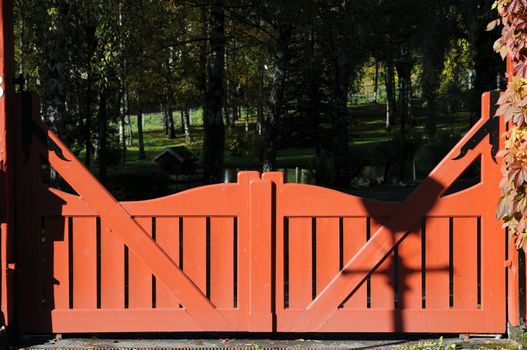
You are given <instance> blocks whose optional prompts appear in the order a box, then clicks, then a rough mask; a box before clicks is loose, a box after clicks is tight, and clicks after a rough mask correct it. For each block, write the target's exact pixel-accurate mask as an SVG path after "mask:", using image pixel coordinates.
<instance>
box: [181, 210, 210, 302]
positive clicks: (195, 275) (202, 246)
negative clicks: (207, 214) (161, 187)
mask: <svg viewBox="0 0 527 350" xmlns="http://www.w3.org/2000/svg"><path fill="white" fill-rule="evenodd" d="M206 231H207V227H206V218H204V217H186V218H184V219H183V242H184V243H183V271H184V272H185V274H186V275H187V276H188V277H189V278H190V279H191V280H192V282H194V284H195V285H196V286H197V287H198V288H199V289H200V290H201V291H202V292H203V294H205V293H206V287H207V285H206V283H207V270H206V259H207V256H206V252H207V251H206ZM183 306H185V305H183Z"/></svg>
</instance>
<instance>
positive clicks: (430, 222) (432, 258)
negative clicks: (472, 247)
mask: <svg viewBox="0 0 527 350" xmlns="http://www.w3.org/2000/svg"><path fill="white" fill-rule="evenodd" d="M449 246H450V245H449V218H432V217H429V218H426V242H425V255H426V275H425V276H426V284H425V285H426V290H425V306H426V309H428V310H434V309H439V310H448V309H449V293H450V287H449V270H448V269H449V249H450V248H449Z"/></svg>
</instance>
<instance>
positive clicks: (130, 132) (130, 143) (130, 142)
mask: <svg viewBox="0 0 527 350" xmlns="http://www.w3.org/2000/svg"><path fill="white" fill-rule="evenodd" d="M126 119H127V122H126V125H127V129H128V133H127V134H126V136H128V137H127V138H126V145H127V146H128V147H132V146H133V144H134V132H133V130H132V120H131V119H130V114H127V115H126Z"/></svg>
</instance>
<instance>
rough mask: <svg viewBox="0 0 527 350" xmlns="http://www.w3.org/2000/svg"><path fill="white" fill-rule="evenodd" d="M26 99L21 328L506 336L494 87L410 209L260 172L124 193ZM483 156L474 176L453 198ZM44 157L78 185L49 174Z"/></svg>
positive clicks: (20, 206)
mask: <svg viewBox="0 0 527 350" xmlns="http://www.w3.org/2000/svg"><path fill="white" fill-rule="evenodd" d="M493 98H494V99H495V98H496V94H494V95H493ZM16 101H17V103H16V106H18V107H19V108H20V109H19V110H17V112H16V114H17V115H22V116H25V117H23V118H19V119H17V120H18V121H19V130H26V131H27V130H28V129H29V130H32V131H31V133H29V134H26V136H25V137H20V138H18V139H17V142H18V144H17V145H16V147H15V150H16V159H17V160H18V161H17V162H16V178H17V182H16V200H17V202H16V208H17V212H16V217H17V221H16V224H17V242H21V243H18V244H17V252H16V256H17V257H22V256H23V257H24V258H23V259H19V260H18V261H17V273H16V284H17V291H19V292H18V293H17V299H16V300H15V302H16V316H17V327H18V329H19V330H20V331H21V332H24V333H35V332H38V333H41V332H60V333H65V332H75V333H78V332H123V331H129V332H130V331H135V332H149V331H171V332H175V331H231V332H232V331H237V332H240V331H241V332H272V331H277V332H452V333H455V332H474V333H500V332H503V331H504V330H505V323H506V314H505V307H504V305H505V303H504V300H505V271H504V268H503V263H504V261H505V241H506V240H505V235H504V232H503V230H502V229H501V227H500V223H499V222H498V221H497V220H496V219H495V213H494V212H495V204H496V201H497V198H498V196H499V192H498V191H499V189H498V187H497V183H498V181H499V177H500V174H499V166H498V164H497V163H496V161H495V159H494V154H495V151H496V149H495V145H496V142H495V141H496V137H497V136H496V135H499V127H500V125H499V123H496V121H498V119H491V118H490V115H491V114H492V113H491V111H490V107H491V93H487V94H485V95H484V97H483V106H484V107H483V116H484V117H483V118H482V119H481V120H479V121H478V122H477V123H476V125H475V126H474V127H473V128H472V129H471V130H470V131H469V133H468V134H467V135H466V136H465V137H464V138H463V139H462V140H461V141H460V142H459V144H458V145H457V146H456V147H454V148H453V149H452V150H451V152H450V153H449V154H448V155H447V156H446V157H445V159H444V160H443V161H442V162H441V163H440V164H439V165H438V166H437V168H436V169H435V170H434V171H432V173H431V174H430V176H429V177H428V178H427V179H425V180H424V181H423V183H422V184H421V185H420V186H419V187H418V188H417V189H416V190H415V192H414V193H413V194H412V195H411V196H410V197H409V198H408V199H407V200H406V201H405V202H401V203H398V202H378V201H371V200H366V199H363V198H360V197H356V196H351V195H347V194H344V193H340V192H337V191H333V190H329V189H326V188H321V187H316V186H309V185H302V184H285V183H284V182H283V176H282V174H281V173H264V174H259V173H257V172H242V173H240V174H239V176H238V182H237V183H232V184H219V185H212V186H205V187H200V188H196V189H192V190H189V191H185V192H182V193H179V194H175V195H171V196H168V197H163V198H158V199H153V200H148V201H140V202H118V201H116V200H115V199H114V198H113V197H112V196H111V195H110V194H109V193H108V192H107V191H106V189H105V188H104V187H103V186H102V185H100V184H99V182H98V181H97V180H96V179H95V177H93V175H92V174H91V173H90V172H89V171H88V170H87V169H86V168H84V166H83V165H82V164H81V162H80V161H78V160H77V159H76V157H75V156H74V155H73V154H72V153H71V152H70V151H69V150H68V149H67V147H66V146H64V144H63V143H62V142H61V141H60V140H59V139H58V138H57V137H56V136H55V135H54V134H53V133H52V132H51V131H49V130H48V129H47V128H46V126H45V125H44V124H43V123H42V122H41V121H40V117H39V116H38V113H37V112H35V111H38V101H37V100H36V99H35V98H33V97H31V96H30V95H26V96H25V97H24V96H21V97H17V100H16ZM493 146H494V148H493ZM477 162H479V164H480V174H481V176H480V181H479V183H478V184H476V185H474V186H473V187H471V188H469V189H466V190H464V191H461V192H458V193H454V194H450V195H446V196H445V195H443V193H444V192H445V191H446V190H447V189H448V188H449V187H450V186H451V185H452V184H453V183H454V181H455V180H456V179H457V178H458V177H459V176H460V175H461V174H462V173H463V172H464V171H465V170H466V169H467V168H468V167H469V166H471V165H472V164H473V163H477ZM46 163H49V166H50V167H52V168H53V169H55V170H56V171H57V172H58V173H59V174H60V176H61V177H62V178H63V179H64V180H65V181H66V182H67V183H68V184H69V185H70V186H71V188H72V189H73V190H74V191H75V194H69V193H66V192H63V191H60V190H57V189H53V188H48V187H47V186H46V185H44V184H43V183H42V182H41V175H40V172H41V169H42V164H46Z"/></svg>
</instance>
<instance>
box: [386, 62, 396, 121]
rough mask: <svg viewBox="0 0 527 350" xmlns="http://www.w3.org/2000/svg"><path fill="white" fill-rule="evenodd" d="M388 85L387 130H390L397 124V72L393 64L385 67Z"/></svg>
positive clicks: (389, 63)
mask: <svg viewBox="0 0 527 350" xmlns="http://www.w3.org/2000/svg"><path fill="white" fill-rule="evenodd" d="M385 85H386V129H388V130H389V129H390V128H391V127H392V125H394V122H395V72H394V68H393V63H392V62H387V63H386V67H385Z"/></svg>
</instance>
